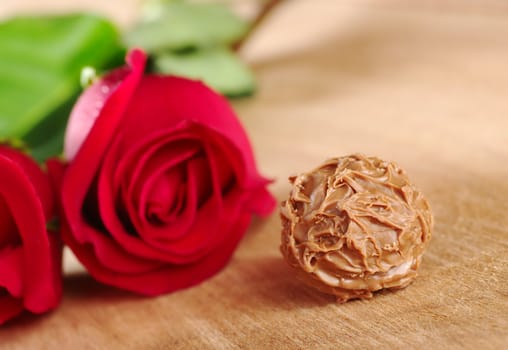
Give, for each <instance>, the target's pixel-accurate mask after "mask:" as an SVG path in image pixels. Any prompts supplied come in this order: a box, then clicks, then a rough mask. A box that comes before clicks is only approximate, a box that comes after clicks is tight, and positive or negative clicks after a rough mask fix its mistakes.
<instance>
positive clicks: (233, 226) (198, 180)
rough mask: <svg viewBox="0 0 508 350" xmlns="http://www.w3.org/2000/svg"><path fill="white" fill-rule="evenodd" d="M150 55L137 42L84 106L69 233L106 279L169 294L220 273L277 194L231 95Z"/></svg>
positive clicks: (75, 117) (68, 196)
mask: <svg viewBox="0 0 508 350" xmlns="http://www.w3.org/2000/svg"><path fill="white" fill-rule="evenodd" d="M145 60H146V58H145V55H144V53H143V52H141V51H139V50H135V51H132V52H131V53H130V54H129V55H128V57H127V62H128V66H126V67H123V68H120V69H118V70H115V71H113V72H111V73H109V74H108V75H106V76H104V77H103V78H102V79H100V80H98V81H96V82H95V84H93V85H92V86H91V87H90V88H88V89H87V90H86V91H85V92H84V93H83V95H82V96H81V97H80V99H79V101H78V102H77V104H76V106H75V108H74V110H73V111H72V114H71V117H70V120H69V125H68V129H67V132H66V138H65V156H66V158H67V160H68V161H69V165H68V168H67V170H66V171H65V174H64V176H63V182H62V190H61V194H62V206H63V212H64V219H63V230H62V234H63V238H64V241H65V242H66V243H67V244H68V245H69V246H70V248H71V249H72V250H73V252H74V253H75V255H76V256H77V258H78V259H79V260H80V261H81V262H82V263H83V265H84V266H85V267H86V268H87V269H88V271H89V272H90V274H91V275H92V276H93V277H94V278H96V279H97V280H99V281H101V282H103V283H105V284H109V285H113V286H116V287H119V288H123V289H127V290H130V291H134V292H137V293H141V294H145V295H158V294H161V293H166V292H170V291H174V290H177V289H181V288H185V287H189V286H191V285H195V284H197V283H199V282H201V281H203V280H204V279H206V278H208V277H210V276H212V275H214V274H215V273H217V272H218V271H219V270H220V269H221V268H223V267H224V266H225V264H226V263H227V262H228V261H229V259H230V257H231V255H232V253H233V251H234V250H235V248H236V246H237V245H238V243H239V241H240V239H241V238H242V236H243V235H244V233H245V231H246V229H247V227H248V226H249V222H250V219H251V216H252V214H258V215H261V216H264V215H268V214H269V213H270V212H271V211H272V210H273V209H274V206H275V201H274V199H273V198H272V196H271V195H270V194H269V192H267V190H266V185H267V180H266V179H264V178H263V177H261V176H260V175H259V174H258V172H257V170H256V166H255V162H254V157H253V153H252V150H251V146H250V144H249V140H248V138H247V135H246V134H245V131H244V130H243V128H242V126H241V124H240V122H239V120H238V119H237V118H236V116H235V114H234V113H233V111H232V110H231V108H230V106H229V105H228V103H227V102H226V100H225V99H224V98H223V97H221V96H219V95H217V94H216V93H215V92H213V91H212V90H210V89H209V88H207V87H206V86H205V85H203V84H202V83H200V82H196V81H192V80H188V79H183V78H177V77H172V76H157V75H148V74H147V75H144V74H143V71H144V67H145Z"/></svg>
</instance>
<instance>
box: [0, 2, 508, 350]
mask: <svg viewBox="0 0 508 350" xmlns="http://www.w3.org/2000/svg"><path fill="white" fill-rule="evenodd" d="M25 2H26V1H25ZM57 2H58V1H53V3H54V4H53V5H55V4H56V3H57ZM61 2H63V1H61ZM20 3H22V2H21V1H20ZM88 3H89V6H91V7H93V6H97V8H99V7H100V6H102V5H100V3H101V2H99V1H90V2H88ZM94 3H96V4H97V5H94ZM127 3H130V4H132V5H133V6H134V2H127ZM489 4H492V6H491V7H489ZM502 4H503V3H502V2H499V1H490V2H489V1H487V2H480V1H478V2H474V1H468V2H467V4H466V5H467V6H466V5H464V6H462V3H461V2H458V1H447V2H446V5H443V7H442V8H441V7H440V5H439V2H437V1H422V2H419V3H414V2H408V1H392V2H389V3H386V2H383V1H381V0H379V1H361V2H356V1H343V2H335V1H327V0H320V1H317V0H316V1H291V2H287V3H286V4H284V5H283V6H281V8H280V9H279V10H278V11H277V12H276V13H275V14H274V16H273V17H272V18H270V20H269V21H268V22H267V23H266V26H264V27H263V28H261V30H259V31H258V32H256V35H255V37H254V38H253V40H252V41H251V42H250V43H249V44H248V46H247V47H245V50H244V51H243V54H244V55H245V57H246V59H247V60H248V61H249V62H251V63H252V65H253V67H254V68H255V71H256V74H257V76H258V79H259V82H260V88H259V93H258V95H257V96H256V97H255V98H252V99H248V100H243V101H240V102H236V103H235V107H236V109H237V111H238V113H239V115H240V117H241V119H242V120H243V122H244V124H245V126H246V128H247V130H248V132H249V134H250V135H251V138H252V142H253V144H254V147H255V150H256V154H257V158H258V161H259V165H260V168H261V169H262V170H263V172H264V173H265V174H267V175H268V176H271V177H273V178H274V179H275V182H274V184H273V185H272V187H271V189H272V190H273V192H274V193H275V194H276V196H277V197H278V198H279V199H280V200H282V199H283V198H284V197H285V196H286V195H287V192H288V190H289V185H288V183H287V181H286V179H287V177H288V176H289V175H291V174H294V173H296V172H299V171H305V170H308V169H310V168H311V167H314V166H315V165H317V164H318V163H320V162H321V161H322V160H323V159H324V158H326V157H329V156H335V155H344V154H348V153H352V152H364V153H366V154H372V155H377V156H380V157H382V158H386V159H391V160H395V161H397V162H398V163H399V164H400V165H401V166H402V167H404V168H405V169H406V170H407V171H408V173H409V175H410V176H411V178H412V179H413V181H414V182H415V183H416V184H417V185H418V186H419V187H420V188H421V189H422V191H423V192H424V193H425V194H426V196H427V197H428V199H429V201H430V202H431V205H432V207H433V210H434V214H435V219H436V226H435V230H434V237H433V240H432V242H431V245H430V248H429V250H428V252H427V254H426V256H425V257H424V261H423V264H422V267H421V273H420V276H419V278H418V279H417V280H416V282H415V283H414V284H412V285H411V286H409V287H408V288H407V289H405V290H401V291H398V292H394V293H390V292H381V293H378V294H377V295H376V296H375V298H374V299H372V300H369V301H353V302H349V303H347V304H343V305H337V304H335V303H334V301H333V298H331V297H328V296H326V295H322V294H319V293H317V292H314V291H313V290H311V289H308V288H307V287H305V286H303V285H301V284H300V283H299V282H298V281H296V280H295V279H294V277H293V275H292V274H291V272H290V270H289V269H288V268H287V267H286V265H285V263H284V262H283V261H282V258H281V256H280V253H279V252H278V244H279V232H280V223H279V219H278V215H277V214H276V213H275V214H274V215H273V216H272V217H271V218H269V219H268V220H266V221H259V220H256V221H254V222H253V224H252V226H251V228H250V230H249V232H248V234H247V236H246V237H245V239H244V240H243V242H242V244H241V246H240V248H239V250H238V251H237V253H236V254H235V256H234V258H233V260H232V262H231V263H230V265H228V267H227V268H226V269H225V270H223V271H222V272H221V273H220V274H219V275H217V276H216V277H214V278H213V279H211V280H209V281H207V282H205V283H203V284H201V285H200V286H198V287H196V288H192V289H189V290H185V291H182V292H178V293H174V294H170V295H166V296H161V297H158V298H153V299H145V298H140V297H136V296H133V295H131V294H128V293H124V292H121V291H118V290H114V289H111V288H107V287H104V286H101V285H99V284H97V283H96V282H94V281H93V280H91V279H90V278H89V277H88V276H87V275H84V274H81V273H79V270H78V269H76V266H75V262H73V261H68V262H67V271H68V274H67V277H66V279H65V297H64V300H63V302H62V305H61V307H60V308H59V309H58V310H57V311H55V312H53V313H51V314H49V315H46V316H43V317H33V316H28V315H27V316H24V317H22V318H21V319H19V320H17V321H14V322H11V323H9V324H8V325H6V326H5V327H2V328H1V329H0V348H2V349H55V348H79V349H116V348H126V349H208V348H210V349H239V348H240V349H314V348H315V349H366V348H380V349H384V348H386V349H388V348H390V349H392V348H400V349H402V348H404V349H406V348H425V349H427V348H428V349H440V348H446V349H459V348H460V349H506V348H508V284H507V281H508V214H507V213H508V202H507V198H508V11H506V7H505V6H503V5H502ZM48 6H49V5H48ZM475 6H477V7H478V8H481V11H472V10H471V9H472V8H474V7H475ZM13 9H14V7H13ZM131 10H132V9H130V10H129V11H131ZM126 11H127V10H126ZM0 13H1V12H0ZM8 13H13V12H4V13H3V14H4V15H7V14H8ZM122 13H123V14H118V15H115V16H119V17H121V18H124V17H122V16H124V15H125V13H124V12H122ZM126 22H128V20H126Z"/></svg>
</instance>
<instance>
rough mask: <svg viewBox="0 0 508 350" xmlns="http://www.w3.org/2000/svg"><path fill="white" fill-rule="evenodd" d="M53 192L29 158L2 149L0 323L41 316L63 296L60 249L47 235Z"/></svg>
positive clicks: (0, 152)
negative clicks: (26, 315)
mask: <svg viewBox="0 0 508 350" xmlns="http://www.w3.org/2000/svg"><path fill="white" fill-rule="evenodd" d="M53 204H54V202H53V192H52V190H51V186H50V183H49V180H48V178H47V177H46V175H45V174H44V173H43V172H42V170H41V169H40V168H39V167H38V166H37V164H36V163H35V162H33V161H32V160H31V159H30V158H28V157H27V156H25V155H24V154H22V153H20V152H18V151H16V150H13V149H11V148H9V147H7V146H5V145H0V324H2V323H4V322H5V321H7V320H9V319H11V318H12V317H14V316H16V315H18V314H19V313H21V312H22V311H23V310H28V311H30V312H34V313H41V312H44V311H48V310H50V309H52V308H54V307H55V306H56V305H57V304H58V302H59V300H60V296H61V292H62V286H61V248H62V245H61V243H60V241H59V239H58V237H57V236H56V235H54V234H51V233H48V232H47V231H46V222H47V221H48V220H49V219H51V218H52V215H53V209H54V205H53Z"/></svg>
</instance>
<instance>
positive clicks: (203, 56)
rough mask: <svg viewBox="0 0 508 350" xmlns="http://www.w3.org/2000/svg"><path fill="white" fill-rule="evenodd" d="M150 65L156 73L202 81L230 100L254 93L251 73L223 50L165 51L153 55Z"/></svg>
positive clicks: (228, 52)
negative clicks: (152, 65) (230, 98)
mask: <svg viewBox="0 0 508 350" xmlns="http://www.w3.org/2000/svg"><path fill="white" fill-rule="evenodd" d="M154 66H155V70H156V71H157V72H159V73H164V74H173V75H180V76H185V77H188V78H192V79H199V80H203V81H204V82H205V83H206V84H207V85H209V86H210V87H212V88H214V89H215V90H217V91H219V92H221V93H222V94H224V95H226V96H230V97H239V96H247V95H251V94H252V93H253V92H254V90H255V82H254V77H253V75H252V73H251V72H250V70H249V69H248V67H246V66H245V64H244V63H243V62H242V61H240V59H239V58H238V57H237V56H236V55H235V54H233V53H232V52H231V51H230V50H229V49H227V48H220V47H217V48H213V49H203V50H195V51H191V52H187V53H171V52H166V53H163V54H160V55H156V56H155V59H154Z"/></svg>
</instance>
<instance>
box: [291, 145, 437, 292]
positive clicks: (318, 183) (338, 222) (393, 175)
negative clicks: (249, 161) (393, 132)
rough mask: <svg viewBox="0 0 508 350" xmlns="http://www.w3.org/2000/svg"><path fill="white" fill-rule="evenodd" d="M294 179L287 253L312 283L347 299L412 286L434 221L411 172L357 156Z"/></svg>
mask: <svg viewBox="0 0 508 350" xmlns="http://www.w3.org/2000/svg"><path fill="white" fill-rule="evenodd" d="M290 182H291V183H292V184H293V188H292V190H291V193H290V195H289V199H288V200H287V201H284V202H283V203H282V207H281V219H282V224H283V229H282V235H281V252H282V254H283V255H284V257H285V259H286V260H287V262H288V263H289V265H290V266H291V267H293V268H294V269H295V270H296V271H297V273H298V275H299V277H300V278H301V279H302V280H303V281H304V282H305V283H307V284H309V285H311V286H312V287H315V288H317V289H319V290H321V291H323V292H325V293H329V294H333V295H335V296H336V297H337V300H338V301H339V302H345V301H347V300H349V299H355V298H370V297H372V292H374V291H377V290H380V289H383V288H389V289H399V288H403V287H406V286H407V285H408V284H409V283H411V282H412V281H413V279H414V278H415V277H416V272H417V269H418V266H419V265H420V262H421V258H422V254H423V252H424V251H425V249H426V247H427V245H428V243H429V240H430V238H431V230H432V225H433V219H432V214H431V211H430V207H429V204H428V202H427V201H426V200H425V198H424V197H423V195H422V193H421V192H420V191H418V190H417V189H416V188H415V187H414V186H413V185H412V184H411V183H410V182H409V179H408V177H407V175H406V173H405V171H404V170H402V169H400V168H399V167H398V166H397V165H396V164H395V163H392V162H386V161H383V160H381V159H378V158H375V157H365V156H363V155H352V156H346V157H340V158H333V159H329V160H327V161H326V162H325V163H324V164H322V165H321V166H320V167H318V168H316V169H315V170H313V171H311V172H309V173H304V174H301V175H298V176H295V177H291V178H290Z"/></svg>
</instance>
